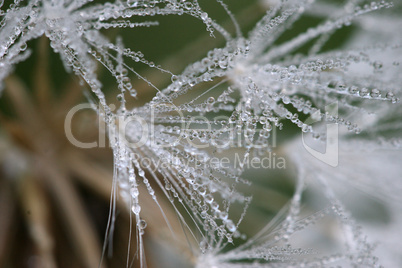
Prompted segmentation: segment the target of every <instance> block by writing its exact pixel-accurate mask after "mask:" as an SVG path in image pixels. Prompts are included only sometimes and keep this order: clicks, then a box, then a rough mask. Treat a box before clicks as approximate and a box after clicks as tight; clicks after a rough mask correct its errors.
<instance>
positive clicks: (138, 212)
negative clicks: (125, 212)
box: [131, 203, 141, 215]
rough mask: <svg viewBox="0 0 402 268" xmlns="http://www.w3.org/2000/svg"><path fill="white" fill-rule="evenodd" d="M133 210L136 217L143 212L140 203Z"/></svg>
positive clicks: (135, 204)
mask: <svg viewBox="0 0 402 268" xmlns="http://www.w3.org/2000/svg"><path fill="white" fill-rule="evenodd" d="M131 210H132V211H133V213H134V214H135V215H139V214H140V211H141V206H140V204H138V203H134V204H133V206H132V207H131Z"/></svg>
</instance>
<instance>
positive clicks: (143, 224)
mask: <svg viewBox="0 0 402 268" xmlns="http://www.w3.org/2000/svg"><path fill="white" fill-rule="evenodd" d="M137 227H138V229H140V230H144V229H145V228H147V222H146V221H144V220H140V221H139V222H138V223H137Z"/></svg>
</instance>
